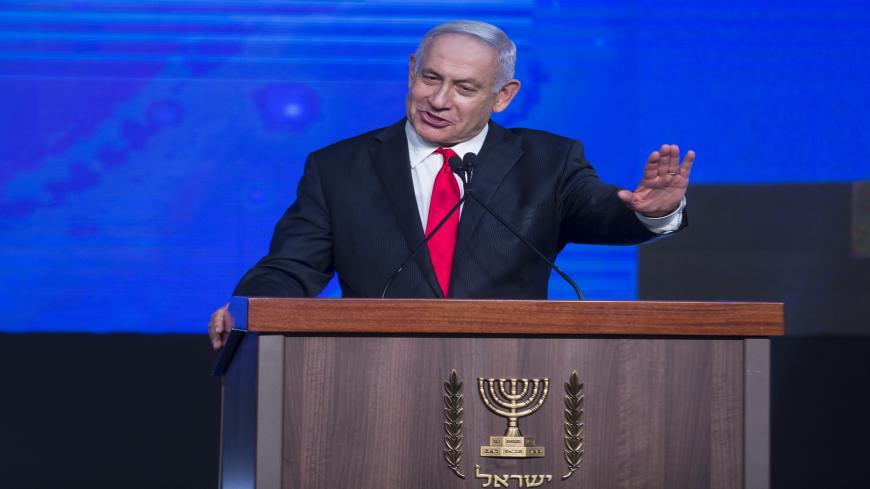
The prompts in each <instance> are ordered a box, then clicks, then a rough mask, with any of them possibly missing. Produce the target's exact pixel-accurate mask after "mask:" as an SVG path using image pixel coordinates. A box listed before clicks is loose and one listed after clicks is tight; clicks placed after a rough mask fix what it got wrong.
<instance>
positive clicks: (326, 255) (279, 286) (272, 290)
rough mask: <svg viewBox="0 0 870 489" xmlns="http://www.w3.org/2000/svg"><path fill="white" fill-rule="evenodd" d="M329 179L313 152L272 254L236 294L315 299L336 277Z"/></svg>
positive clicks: (277, 229) (278, 230)
mask: <svg viewBox="0 0 870 489" xmlns="http://www.w3.org/2000/svg"><path fill="white" fill-rule="evenodd" d="M330 222H331V221H330V216H329V208H328V206H327V205H326V199H325V197H324V190H323V182H322V181H321V178H320V172H319V169H318V165H317V163H316V162H315V158H314V156H313V155H309V157H308V161H307V162H306V163H305V172H304V174H303V175H302V179H301V180H300V182H299V188H298V189H297V191H296V202H294V203H293V205H292V206H290V208H289V209H287V212H285V213H284V216H283V217H281V220H280V221H278V224H276V225H275V232H274V234H273V235H272V242H271V244H270V246H269V254H268V255H266V256H265V257H264V258H263V259H261V260H260V261H259V262H257V264H256V265H254V267H253V268H251V270H249V271H248V273H246V274H245V276H244V277H242V280H241V281H240V282H239V284H238V285H237V286H236V289H235V291H234V292H233V295H239V296H259V297H313V296H315V295H317V294H319V293H320V291H321V290H323V288H324V287H325V286H326V284H327V283H328V282H329V280H330V278H332V275H333V271H334V270H333V262H332V252H333V241H332V231H331V226H330Z"/></svg>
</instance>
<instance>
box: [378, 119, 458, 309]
mask: <svg viewBox="0 0 870 489" xmlns="http://www.w3.org/2000/svg"><path fill="white" fill-rule="evenodd" d="M375 139H377V140H378V141H380V142H381V144H379V145H376V146H375V147H374V149H373V150H372V161H373V163H374V167H375V171H376V172H377V174H378V178H379V179H380V180H381V184H382V185H383V187H384V193H385V194H386V196H387V201H388V202H389V205H390V208H391V209H392V211H393V213H394V215H395V216H396V221H397V222H398V224H399V229H400V230H401V232H402V236H404V238H405V242H407V244H408V250H409V252H410V250H413V249H414V247H416V246H417V245H418V244H419V243H420V242H421V241H422V240H423V226H422V224H421V222H420V212H419V211H418V210H417V199H416V198H415V197H414V183H413V182H412V181H411V171H410V168H411V163H410V160H409V159H408V142H407V140H406V138H405V121H404V119H403V120H402V121H401V122H399V123H397V124H393V125H392V126H390V127H388V128H386V129H384V130H383V131H381V132H380V133H378V134H377V135H375ZM402 258H403V259H404V258H405V257H402ZM414 262H415V263H416V264H417V267H418V268H419V269H420V271H421V272H422V274H423V276H424V277H425V278H426V282H427V283H428V284H429V287H431V288H432V290H433V291H434V293H435V294H437V295H438V297H443V293H442V292H441V287H440V286H439V285H438V281H437V279H436V277H435V269H434V268H433V267H432V260H431V259H430V257H429V249H428V248H427V247H425V246H424V247H423V249H421V250H420V251H419V252H417V254H416V255H415V256H414ZM396 266H399V263H396Z"/></svg>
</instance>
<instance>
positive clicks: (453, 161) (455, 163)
mask: <svg viewBox="0 0 870 489" xmlns="http://www.w3.org/2000/svg"><path fill="white" fill-rule="evenodd" d="M469 154H471V153H469ZM447 163H448V164H449V165H450V169H451V170H453V171H454V172H455V171H456V168H459V167H461V166H462V159H461V158H460V157H458V156H451V157H450V159H449V160H447ZM459 177H460V178H462V182H463V184H464V183H465V178H464V177H463V176H462V175H460V176H459ZM466 188H467V187H466ZM463 202H465V196H464V195H463V196H462V198H461V199H459V202H457V203H456V205H454V206H453V207H452V208H451V209H450V211H449V212H448V213H447V214H446V215H445V216H444V217H443V218H442V219H441V220H440V221H439V222H438V225H437V226H435V228H434V229H433V230H432V232H431V233H429V235H428V236H425V237H424V238H423V240H422V241H420V243H419V244H417V246H416V247H415V248H414V249H413V250H412V251H411V254H409V255H408V257H407V258H405V261H403V262H402V264H401V265H399V268H397V269H396V270H395V271H393V274H392V275H390V278H389V279H387V283H386V285H384V290H383V292H381V299H384V298H386V297H387V291H389V290H390V286H391V285H393V281H394V280H396V277H398V276H399V274H400V273H402V270H404V269H405V267H407V266H408V263H410V262H411V260H412V259H413V258H414V257H415V256H416V255H417V252H419V251H420V250H421V249H423V247H424V246H425V245H426V243H428V242H429V240H430V239H432V237H433V236H435V233H437V232H438V230H439V229H441V226H443V225H444V223H446V222H447V220H448V219H450V216H452V215H453V214H454V213H455V212H456V211H458V210H459V207H460V206H462V203H463Z"/></svg>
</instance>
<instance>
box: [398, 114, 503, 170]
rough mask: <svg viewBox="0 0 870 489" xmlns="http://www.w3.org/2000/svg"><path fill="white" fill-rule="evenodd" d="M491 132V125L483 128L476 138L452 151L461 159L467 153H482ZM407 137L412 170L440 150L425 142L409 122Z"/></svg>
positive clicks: (455, 146)
mask: <svg viewBox="0 0 870 489" xmlns="http://www.w3.org/2000/svg"><path fill="white" fill-rule="evenodd" d="M488 132H489V124H487V125H485V126H483V129H481V131H480V132H479V133H477V135H476V136H474V137H473V138H471V139H469V140H468V141H463V142H461V143H459V144H457V145H454V146H451V147H450V149H452V150H453V151H455V152H456V154H457V155H459V156H460V157H463V156H465V154H466V153H474V154H477V153H480V148H482V147H483V142H484V141H485V140H486V134H487V133H488ZM405 136H406V137H407V139H408V156H409V158H410V160H411V168H414V167H415V166H417V165H419V164H420V163H422V162H423V160H425V159H426V158H428V157H429V155H431V154H432V152H433V151H435V150H436V149H438V146H436V145H434V144H432V143H429V142H426V141H423V138H421V137H420V135H419V134H417V131H415V130H414V126H412V125H411V123H410V122H409V121H405Z"/></svg>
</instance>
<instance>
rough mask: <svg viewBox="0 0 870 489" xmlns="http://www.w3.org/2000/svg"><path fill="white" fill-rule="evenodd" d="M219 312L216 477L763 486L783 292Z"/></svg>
mask: <svg viewBox="0 0 870 489" xmlns="http://www.w3.org/2000/svg"><path fill="white" fill-rule="evenodd" d="M230 313H231V317H232V318H233V321H234V327H233V330H232V331H231V334H230V337H229V339H228V342H227V345H226V346H225V347H224V348H223V350H222V351H221V352H219V354H218V357H217V360H216V362H215V373H216V374H217V375H220V376H222V414H221V457H220V480H221V487H222V488H224V489H230V488H237V487H245V488H248V487H251V488H252V487H256V488H288V489H289V488H304V489H319V488H323V489H342V488H360V489H372V488H393V487H395V488H414V489H427V488H432V489H436V488H438V489H440V488H472V487H475V488H476V487H512V488H513V487H544V488H552V489H561V488H565V489H567V488H606V489H610V488H623V487H625V488H635V487H637V488H658V487H660V488H667V489H679V488H690V489H698V488H747V489H755V488H765V487H768V486H769V482H768V481H769V460H770V457H769V446H770V444H769V405H770V396H769V387H770V386H769V383H770V380H769V379H770V377H769V364H770V345H769V339H768V337H770V336H778V335H782V334H783V331H784V329H783V305H782V304H781V303H736V302H722V303H719V302H715V303H713V302H643V301H637V302H595V301H587V302H573V301H572V302H567V301H490V300H416V299H409V300H376V299H277V298H244V297H236V298H233V300H232V302H231V306H230ZM512 427H513V428H515V430H513V431H512V429H511V428H512Z"/></svg>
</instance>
